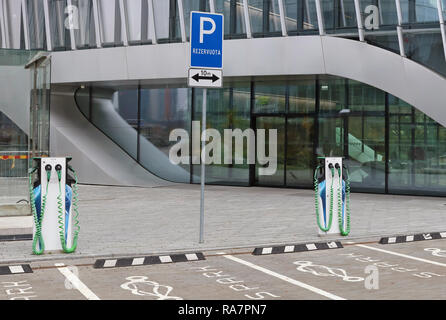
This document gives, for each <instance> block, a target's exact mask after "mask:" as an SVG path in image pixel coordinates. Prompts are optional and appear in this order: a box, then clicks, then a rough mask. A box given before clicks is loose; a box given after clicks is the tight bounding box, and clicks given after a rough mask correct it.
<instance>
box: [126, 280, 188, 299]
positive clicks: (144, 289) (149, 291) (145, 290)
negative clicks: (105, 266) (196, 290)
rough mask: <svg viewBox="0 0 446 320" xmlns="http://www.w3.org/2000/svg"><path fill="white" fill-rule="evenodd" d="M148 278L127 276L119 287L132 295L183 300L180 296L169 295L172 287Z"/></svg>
mask: <svg viewBox="0 0 446 320" xmlns="http://www.w3.org/2000/svg"><path fill="white" fill-rule="evenodd" d="M148 279H149V278H147V277H144V276H135V277H128V278H126V280H128V281H129V282H126V283H124V284H122V285H121V288H122V289H124V290H129V291H131V292H132V293H133V294H134V295H137V296H152V297H155V298H158V299H157V300H183V298H180V297H174V296H169V293H170V292H172V290H173V288H172V287H170V286H164V285H160V284H159V283H157V282H155V281H149V280H148ZM163 292H164V293H163Z"/></svg>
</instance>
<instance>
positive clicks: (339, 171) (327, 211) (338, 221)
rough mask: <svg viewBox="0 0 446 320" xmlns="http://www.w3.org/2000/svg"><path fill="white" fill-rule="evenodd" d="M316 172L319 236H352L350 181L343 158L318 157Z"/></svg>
mask: <svg viewBox="0 0 446 320" xmlns="http://www.w3.org/2000/svg"><path fill="white" fill-rule="evenodd" d="M319 160H320V161H321V163H320V164H319V165H318V166H317V168H316V170H315V172H314V190H315V206H316V219H317V225H318V227H319V235H320V236H324V235H329V234H340V235H342V236H348V235H349V233H350V178H349V174H348V169H347V167H346V166H345V164H344V163H343V158H339V157H338V158H332V157H327V158H324V157H322V158H319Z"/></svg>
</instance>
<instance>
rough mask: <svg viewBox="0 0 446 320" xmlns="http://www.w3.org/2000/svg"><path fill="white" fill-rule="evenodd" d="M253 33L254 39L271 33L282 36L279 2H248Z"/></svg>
mask: <svg viewBox="0 0 446 320" xmlns="http://www.w3.org/2000/svg"><path fill="white" fill-rule="evenodd" d="M248 11H249V18H250V21H251V31H252V33H253V36H254V37H262V36H264V35H267V34H269V33H277V35H281V33H280V31H281V24H280V10H279V3H278V1H277V0H266V1H264V0H248Z"/></svg>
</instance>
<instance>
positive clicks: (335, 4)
mask: <svg viewBox="0 0 446 320" xmlns="http://www.w3.org/2000/svg"><path fill="white" fill-rule="evenodd" d="M321 6H322V12H323V18H324V25H325V30H326V32H327V33H329V34H330V33H357V32H358V28H357V27H358V25H357V23H356V12H355V4H354V0H340V1H330V0H321Z"/></svg>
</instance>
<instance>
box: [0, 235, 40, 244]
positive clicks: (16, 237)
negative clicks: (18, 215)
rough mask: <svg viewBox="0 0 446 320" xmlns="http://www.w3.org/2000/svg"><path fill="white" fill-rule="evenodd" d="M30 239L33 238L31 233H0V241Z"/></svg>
mask: <svg viewBox="0 0 446 320" xmlns="http://www.w3.org/2000/svg"><path fill="white" fill-rule="evenodd" d="M32 239H33V235H32V234H12V235H0V242H10V241H30V240H32Z"/></svg>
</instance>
